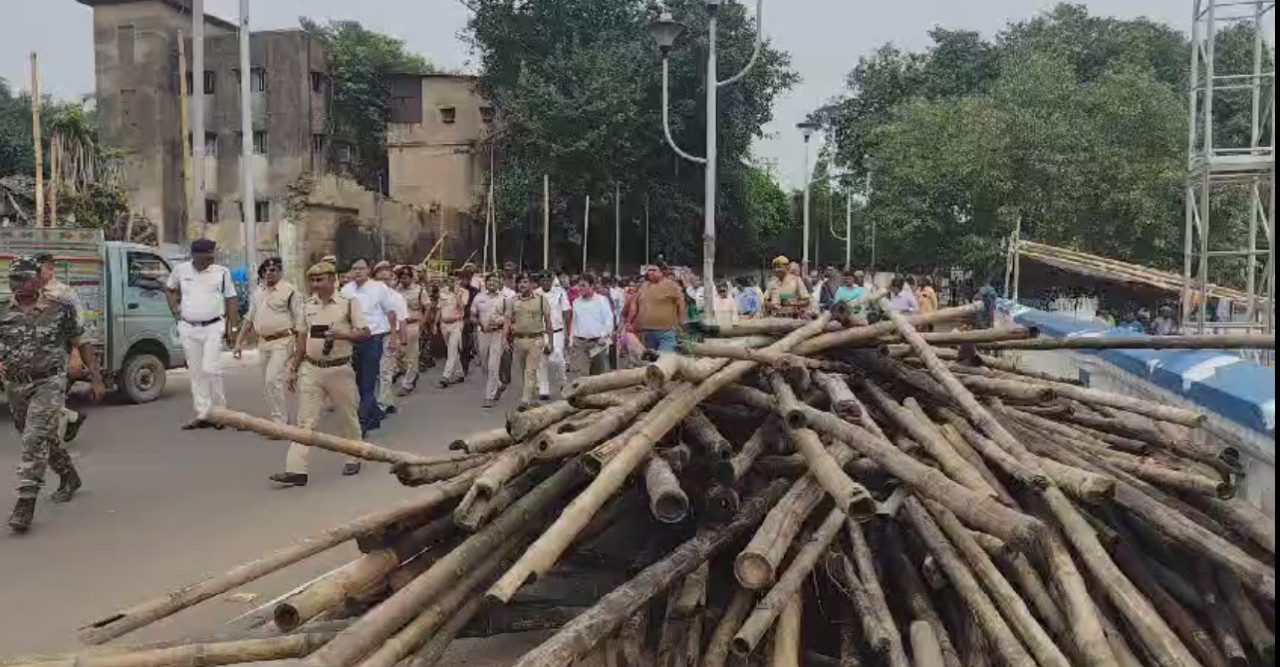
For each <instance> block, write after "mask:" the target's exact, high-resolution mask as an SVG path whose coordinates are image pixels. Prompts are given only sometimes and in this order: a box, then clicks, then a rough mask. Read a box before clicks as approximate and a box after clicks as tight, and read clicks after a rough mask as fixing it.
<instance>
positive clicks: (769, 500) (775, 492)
mask: <svg viewBox="0 0 1280 667" xmlns="http://www.w3.org/2000/svg"><path fill="white" fill-rule="evenodd" d="M785 492H786V483H785V482H782V481H774V482H772V483H771V484H769V485H768V486H767V487H765V489H764V490H763V491H761V493H760V494H759V495H757V496H754V497H752V498H751V499H749V500H747V501H746V502H745V503H743V504H742V509H741V510H740V511H739V513H738V516H736V517H734V520H733V521H732V522H730V523H728V524H725V525H724V526H722V527H720V528H718V529H716V530H714V531H702V532H699V533H698V534H697V535H695V536H694V537H693V538H691V539H689V540H688V541H686V542H684V543H683V544H681V545H680V546H678V547H676V548H675V549H674V550H673V551H672V552H671V553H670V554H668V555H667V556H666V557H664V558H662V559H661V560H659V561H657V562H656V563H654V564H652V565H650V566H649V567H647V568H645V569H644V570H643V571H641V572H640V573H639V574H637V575H636V576H635V577H632V578H631V579H630V580H629V581H627V582H626V583H624V584H622V585H621V586H618V587H617V588H615V589H613V590H612V591H610V592H609V593H607V594H605V595H604V596H603V597H602V598H600V601H599V602H597V603H596V604H595V605H594V606H592V607H591V608H590V609H588V610H587V611H584V612H583V613H582V614H581V615H579V616H578V617H577V618H575V619H573V620H572V621H570V622H569V623H566V624H565V626H564V627H563V628H560V631H559V632H557V633H556V634H555V635H554V636H552V637H551V638H550V639H548V640H547V641H545V642H543V643H542V644H541V645H539V646H538V647H537V648H534V649H533V650H532V651H529V652H528V653H526V654H525V655H524V656H523V657H522V658H520V660H519V661H518V662H516V663H515V665H513V666H512V667H564V665H569V664H572V662H573V660H574V659H575V658H576V657H578V656H581V655H584V654H586V653H587V652H588V651H589V650H591V648H592V647H593V646H595V645H596V644H598V643H599V642H600V641H602V640H604V639H605V638H606V637H608V636H610V635H612V634H613V633H614V632H615V631H616V630H617V629H618V627H619V626H620V625H621V624H622V623H623V622H624V621H625V620H627V619H628V618H631V617H632V615H633V614H635V613H636V611H638V610H639V609H640V608H641V607H642V606H644V605H645V604H647V603H648V602H649V600H650V599H652V598H653V596H655V595H657V594H658V593H659V592H661V591H663V590H666V589H667V588H669V587H670V586H671V585H672V584H673V583H674V582H675V581H677V580H679V579H680V578H681V577H684V576H685V575H687V574H689V573H690V572H692V571H693V570H694V569H696V568H697V567H698V566H700V565H701V564H702V563H703V562H704V561H706V560H707V559H708V558H710V557H711V556H712V555H714V554H715V553H716V552H718V551H719V550H721V549H723V548H724V547H725V546H727V545H728V544H730V543H732V542H734V541H735V540H737V539H739V538H741V537H742V536H743V535H745V534H746V532H747V531H748V530H750V529H751V528H752V527H753V526H755V525H756V524H758V523H759V522H760V520H761V519H762V518H763V517H764V515H765V512H766V511H768V508H769V507H770V506H772V505H773V504H774V503H775V502H777V500H778V498H780V497H782V494H783V493H785Z"/></svg>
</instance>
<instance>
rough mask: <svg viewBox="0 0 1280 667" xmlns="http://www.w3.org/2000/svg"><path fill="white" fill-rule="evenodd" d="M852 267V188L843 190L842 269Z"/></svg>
mask: <svg viewBox="0 0 1280 667" xmlns="http://www.w3.org/2000/svg"><path fill="white" fill-rule="evenodd" d="M852 268H853V188H851V187H850V188H848V189H846V190H845V192H844V269H845V270H846V271H848V270H850V269H852Z"/></svg>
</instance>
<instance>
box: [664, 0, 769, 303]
mask: <svg viewBox="0 0 1280 667" xmlns="http://www.w3.org/2000/svg"><path fill="white" fill-rule="evenodd" d="M702 1H703V4H704V5H706V8H707V15H708V17H709V21H708V24H707V31H708V39H707V77H706V81H707V117H706V127H707V156H706V157H705V158H700V157H697V156H694V155H692V154H690V153H688V152H686V151H684V150H682V149H681V148H680V146H678V145H677V144H676V142H675V138H674V137H673V136H672V134H671V118H670V111H669V104H668V95H669V92H668V88H669V87H670V85H669V84H670V77H671V75H670V55H671V48H672V47H673V46H675V42H676V39H678V38H679V37H680V35H681V34H682V33H684V26H683V25H681V24H680V23H678V22H676V20H675V19H674V18H672V16H671V13H670V12H668V11H666V10H663V12H662V14H661V15H660V16H659V17H658V18H657V19H656V20H654V21H653V22H652V23H651V24H650V25H649V33H650V34H651V35H652V36H653V39H654V41H656V42H657V43H658V49H659V50H660V51H661V53H662V131H663V135H664V136H665V137H666V139H667V143H668V144H670V145H671V148H672V150H674V151H675V152H676V154H677V155H679V156H680V157H682V158H684V159H686V160H688V161H690V162H693V163H695V164H702V165H706V193H705V197H704V200H703V218H702V289H703V290H707V291H706V292H705V294H706V295H707V303H710V295H711V292H710V291H709V290H711V289H712V285H714V284H715V264H716V185H717V180H716V159H717V152H718V151H717V149H718V146H717V142H718V140H719V135H718V130H719V127H718V122H719V119H718V114H717V109H716V103H717V101H718V96H717V92H718V91H719V89H720V87H721V86H727V85H729V84H732V83H736V82H738V81H739V80H741V79H742V78H743V77H745V76H746V75H747V72H749V71H750V70H751V68H752V67H754V66H755V64H756V61H757V60H759V59H760V51H761V49H762V48H763V45H764V33H763V32H762V31H761V27H762V24H761V18H762V13H761V12H762V11H763V9H764V0H756V45H755V50H754V51H752V53H751V59H750V60H748V61H747V64H746V66H744V67H743V68H742V71H740V72H738V73H737V74H735V75H733V76H731V77H729V78H728V79H725V80H723V81H721V80H720V79H719V75H718V73H717V65H718V62H719V61H718V53H717V51H716V38H717V28H718V27H719V15H720V5H721V4H723V2H724V0H702ZM702 315H703V318H704V319H708V320H709V319H710V318H711V308H709V307H708V308H703V312H702Z"/></svg>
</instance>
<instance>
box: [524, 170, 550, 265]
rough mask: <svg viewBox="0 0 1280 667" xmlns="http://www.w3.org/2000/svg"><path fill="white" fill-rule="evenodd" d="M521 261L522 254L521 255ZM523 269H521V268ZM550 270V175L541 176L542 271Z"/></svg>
mask: <svg viewBox="0 0 1280 667" xmlns="http://www.w3.org/2000/svg"><path fill="white" fill-rule="evenodd" d="M521 256H522V259H523V253H521ZM522 268H523V267H522ZM550 268H551V175H550V174H543V175H542V270H543V271H546V270H548V269H550Z"/></svg>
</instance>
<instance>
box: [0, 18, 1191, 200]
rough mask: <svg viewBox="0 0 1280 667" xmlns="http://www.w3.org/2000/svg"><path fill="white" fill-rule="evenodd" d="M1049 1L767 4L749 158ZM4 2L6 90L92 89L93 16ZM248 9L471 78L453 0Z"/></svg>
mask: <svg viewBox="0 0 1280 667" xmlns="http://www.w3.org/2000/svg"><path fill="white" fill-rule="evenodd" d="M746 1H747V2H749V3H750V4H752V5H754V2H751V0H746ZM1054 4H1056V3H1055V2H1052V1H1049V0H976V1H970V2H961V1H959V0H909V1H900V0H897V1H896V0H875V1H872V0H765V10H764V12H765V17H764V29H765V33H766V34H767V35H768V37H769V39H771V40H773V42H774V44H775V45H776V46H777V47H779V48H781V49H783V50H785V51H789V52H790V53H791V56H792V65H793V66H794V67H795V69H796V71H797V72H799V73H800V75H801V77H802V78H803V80H802V81H801V82H800V84H799V85H797V86H796V87H795V88H794V89H793V90H791V91H790V92H789V93H787V94H786V95H784V96H783V97H782V98H781V99H779V100H778V102H777V105H776V107H775V109H774V121H773V123H772V124H771V125H769V126H768V127H767V128H766V130H767V132H768V136H767V137H766V138H765V139H763V140H761V141H760V142H759V145H758V146H757V148H756V154H757V155H758V156H759V157H760V158H762V159H764V160H766V161H768V162H770V163H771V164H773V165H775V166H776V168H777V172H778V174H779V175H780V177H781V178H782V180H783V181H784V183H786V184H788V185H797V184H799V182H800V179H801V177H802V174H803V171H804V169H803V155H804V152H803V149H802V148H801V146H802V144H801V141H800V137H799V134H798V133H797V132H796V130H795V123H796V122H798V121H800V120H802V119H803V118H804V116H805V114H806V113H807V112H809V111H810V110H812V109H814V108H816V107H818V106H820V105H822V104H823V103H825V102H827V101H829V100H830V99H832V98H833V97H835V96H837V95H839V94H840V92H841V89H842V87H843V83H844V76H845V74H846V73H848V71H849V69H850V68H852V67H853V65H854V64H855V63H856V62H857V60H858V56H859V55H861V54H864V53H866V52H868V51H870V50H872V49H874V48H875V47H876V46H878V45H879V44H881V43H883V42H886V41H892V42H895V43H897V44H898V45H900V46H903V47H906V48H921V47H923V46H925V45H926V44H927V42H928V37H927V35H926V34H925V33H926V32H927V31H928V30H929V28H930V26H932V25H933V24H934V23H938V24H941V25H944V26H946V27H949V28H971V29H976V30H979V31H981V32H982V33H984V34H986V35H990V34H991V33H993V32H995V31H997V30H998V29H1000V27H1001V26H1003V25H1004V24H1005V23H1006V22H1007V21H1010V20H1017V19H1021V18H1025V17H1027V16H1030V15H1032V14H1034V13H1035V12H1038V11H1041V10H1043V9H1046V8H1048V7H1052V6H1053V5H1054ZM1084 4H1085V5H1088V6H1089V8H1090V10H1091V11H1092V12H1094V13H1098V14H1103V13H1105V14H1111V15H1115V16H1120V17H1125V18H1129V17H1134V16H1148V17H1151V18H1154V19H1157V20H1160V21H1164V22H1166V23H1169V24H1171V25H1174V26H1176V27H1178V28H1179V29H1182V30H1184V31H1185V30H1186V29H1187V28H1188V27H1189V24H1190V17H1191V0H1093V1H1092V2H1084ZM0 5H3V7H4V17H5V20H4V22H3V23H0V77H4V78H6V79H8V80H9V82H10V84H11V85H13V86H14V87H18V88H23V89H25V88H27V87H28V84H27V77H28V73H27V62H28V54H29V53H30V52H31V51H33V50H37V51H39V52H40V57H41V86H42V88H43V89H44V92H46V93H49V94H52V95H54V96H57V97H75V96H79V95H82V94H85V93H90V92H92V91H93V45H92V40H93V34H92V28H93V24H92V10H91V9H89V8H88V7H85V6H83V5H81V4H80V3H78V2H76V0H0ZM205 8H206V11H208V12H210V13H213V14H216V15H218V16H221V17H223V18H227V19H234V18H235V17H236V15H237V14H238V11H239V10H238V8H239V2H238V0H205ZM252 8H253V14H252V16H251V18H252V22H253V25H254V28H255V29H258V28H288V27H296V26H297V23H298V17H299V16H302V15H306V16H310V17H313V18H317V19H322V20H323V19H355V20H357V21H360V22H361V23H363V24H364V25H365V26H366V27H368V28H372V29H374V30H378V31H382V32H386V33H389V34H392V35H395V36H397V37H399V38H401V39H403V40H404V41H405V42H406V43H407V44H408V46H409V47H410V48H412V49H414V50H416V51H419V52H421V53H424V54H426V55H428V56H429V57H430V58H431V59H432V60H433V61H435V62H437V63H439V64H441V65H442V66H444V67H447V68H451V69H462V70H470V69H472V60H471V58H470V55H469V54H468V53H467V50H466V47H465V45H464V44H463V43H462V41H461V40H460V39H459V38H458V32H459V31H460V30H461V29H462V28H463V27H464V26H465V25H466V20H467V14H468V12H467V9H466V8H465V7H463V6H462V4H461V3H459V2H458V0H358V1H353V0H253V5H252ZM654 65H655V67H656V66H657V61H656V59H655V63H654ZM724 76H728V73H725V74H724Z"/></svg>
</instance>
